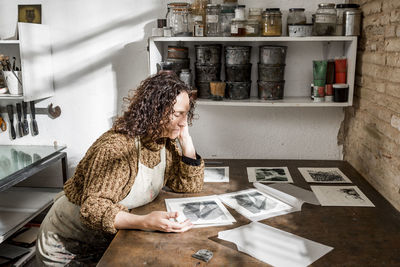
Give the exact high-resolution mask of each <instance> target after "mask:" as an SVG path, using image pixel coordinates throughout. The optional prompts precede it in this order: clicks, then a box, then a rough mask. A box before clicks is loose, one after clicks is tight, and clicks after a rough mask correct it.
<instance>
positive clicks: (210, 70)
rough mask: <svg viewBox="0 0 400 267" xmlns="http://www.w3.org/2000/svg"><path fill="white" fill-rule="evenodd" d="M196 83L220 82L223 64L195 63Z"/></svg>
mask: <svg viewBox="0 0 400 267" xmlns="http://www.w3.org/2000/svg"><path fill="white" fill-rule="evenodd" d="M195 71H196V81H198V82H211V81H220V80H221V79H220V76H221V64H200V63H195Z"/></svg>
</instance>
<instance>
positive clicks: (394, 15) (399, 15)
mask: <svg viewBox="0 0 400 267" xmlns="http://www.w3.org/2000/svg"><path fill="white" fill-rule="evenodd" d="M390 22H400V10H393V11H392V12H390Z"/></svg>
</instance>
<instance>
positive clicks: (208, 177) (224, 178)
mask: <svg viewBox="0 0 400 267" xmlns="http://www.w3.org/2000/svg"><path fill="white" fill-rule="evenodd" d="M204 182H205V183H229V167H205V168H204Z"/></svg>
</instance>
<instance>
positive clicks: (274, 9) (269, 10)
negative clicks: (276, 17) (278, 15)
mask: <svg viewBox="0 0 400 267" xmlns="http://www.w3.org/2000/svg"><path fill="white" fill-rule="evenodd" d="M265 11H267V12H274V11H279V12H280V11H281V10H280V8H266V9H265Z"/></svg>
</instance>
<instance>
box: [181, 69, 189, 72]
mask: <svg viewBox="0 0 400 267" xmlns="http://www.w3.org/2000/svg"><path fill="white" fill-rule="evenodd" d="M182 72H190V69H181V73H182Z"/></svg>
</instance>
